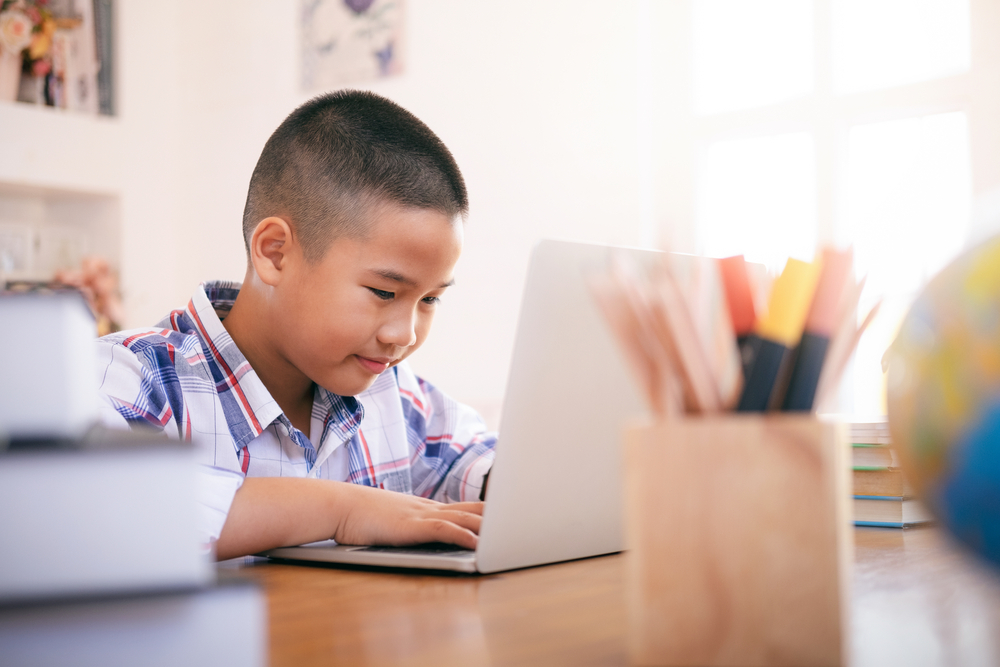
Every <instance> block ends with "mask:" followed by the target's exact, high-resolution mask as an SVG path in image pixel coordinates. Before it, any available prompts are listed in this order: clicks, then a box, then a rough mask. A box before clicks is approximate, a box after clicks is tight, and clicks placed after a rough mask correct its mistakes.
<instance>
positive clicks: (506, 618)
mask: <svg viewBox="0 0 1000 667" xmlns="http://www.w3.org/2000/svg"><path fill="white" fill-rule="evenodd" d="M622 559H623V557H622V556H619V555H616V556H605V557H601V558H592V559H588V560H583V561H575V562H571V563H563V564H558V565H549V566H546V567H538V568H532V569H528V570H520V571H516V572H508V573H502V574H496V575H490V576H480V577H466V576H450V575H428V574H419V573H409V572H407V573H397V572H376V571H369V570H357V569H354V570H352V569H343V568H336V567H329V566H310V565H285V564H276V563H268V562H257V563H255V564H253V565H244V566H242V567H241V571H242V572H243V573H245V574H247V575H249V576H251V577H253V578H254V579H256V580H257V581H259V582H260V584H261V585H262V586H263V587H264V589H265V590H266V592H267V596H268V602H269V613H270V653H271V665H272V666H273V667H283V666H284V665H296V666H300V665H314V664H315V665H329V664H345V665H397V664H398V665H435V666H441V665H466V666H467V665H624V664H626V663H627V659H626V653H625V632H626V623H625V618H624V613H625V611H624V606H625V605H624V602H623V600H622V571H623V567H622V563H623V560H622ZM851 614H852V616H851V626H852V636H851V657H852V664H853V665H854V666H855V667H862V666H867V665H873V666H874V665H878V666H880V667H881V666H885V665H908V666H909V665H963V666H964V665H1000V570H991V569H989V568H987V567H985V566H983V565H981V564H980V563H978V562H977V561H976V560H975V559H974V558H972V557H970V556H968V555H966V554H964V553H963V552H961V551H960V550H959V549H957V548H956V547H955V546H954V545H952V544H951V543H950V542H949V541H948V540H947V539H946V538H945V537H944V536H943V533H942V532H941V531H940V530H939V529H936V528H911V529H908V530H905V531H902V530H893V529H879V528H857V529H855V568H854V582H853V600H852V605H851Z"/></svg>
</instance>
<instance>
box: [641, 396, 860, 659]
mask: <svg viewBox="0 0 1000 667" xmlns="http://www.w3.org/2000/svg"><path fill="white" fill-rule="evenodd" d="M625 452H626V453H625V481H626V496H627V497H626V508H627V512H628V520H627V522H626V526H627V528H626V531H627V532H626V534H627V546H628V549H629V551H628V553H627V555H626V559H627V567H626V593H627V597H628V613H629V637H628V642H629V647H628V648H629V657H630V660H631V662H632V663H633V664H638V665H798V666H804V665H843V664H846V662H847V660H848V658H847V656H848V639H847V633H848V628H849V625H848V611H849V605H850V567H851V562H852V558H853V551H852V550H853V533H852V531H851V524H850V506H849V498H850V496H849V465H850V461H849V451H848V449H847V444H846V439H845V438H844V436H843V434H842V432H841V427H840V426H839V425H836V424H830V423H823V422H820V421H819V420H817V419H816V418H815V416H813V415H801V416H798V415H775V416H770V415H769V416H763V415H735V414H729V415H720V416H714V417H708V418H679V419H673V420H668V421H664V422H662V423H657V424H653V425H645V426H635V427H632V428H629V429H628V430H627V432H626V436H625Z"/></svg>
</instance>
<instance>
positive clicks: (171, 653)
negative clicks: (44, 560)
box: [0, 552, 268, 667]
mask: <svg viewBox="0 0 1000 667" xmlns="http://www.w3.org/2000/svg"><path fill="white" fill-rule="evenodd" d="M72 559H73V554H72V552H66V553H65V554H64V558H63V560H64V561H65V562H66V563H69V562H71V561H72ZM0 656H3V657H2V658H0V662H2V663H3V664H4V665H7V666H9V667H21V666H22V665H25V666H26V665H75V666H77V667H89V666H94V667H97V666H101V667H103V666H104V665H146V666H161V665H162V666H163V667H168V666H169V667H173V666H175V665H250V666H254V665H261V666H262V665H266V664H267V657H268V656H267V601H266V598H265V596H264V594H263V592H262V591H261V590H260V589H259V588H258V587H257V585H255V584H253V583H251V582H249V581H247V580H244V579H235V578H228V577H227V578H224V579H222V580H221V581H220V582H219V584H217V585H213V586H209V587H207V588H204V589H200V590H186V591H173V592H167V593H160V594H157V595H141V596H124V597H104V598H96V599H84V600H60V601H46V602H34V603H27V604H24V603H22V604H0Z"/></svg>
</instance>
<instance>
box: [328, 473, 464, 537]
mask: <svg viewBox="0 0 1000 667" xmlns="http://www.w3.org/2000/svg"><path fill="white" fill-rule="evenodd" d="M342 491H345V494H344V495H345V496H350V501H349V502H348V505H349V510H348V511H347V512H346V513H344V514H343V519H342V521H341V523H340V525H339V526H338V527H337V531H336V532H335V533H334V534H333V539H334V540H336V541H337V542H338V543H339V544H381V545H386V546H395V547H400V546H407V545H411V544H421V543H423V542H447V543H449V544H457V545H458V546H460V547H464V548H466V549H475V548H476V543H477V542H478V540H479V526H480V524H481V523H482V521H483V503H481V502H468V503H452V504H444V503H439V502H435V501H433V500H427V499H426V498H418V497H416V496H410V495H407V494H405V493H396V492H395V491H383V490H380V489H373V488H370V487H365V486H356V485H353V484H349V485H346V488H344V489H342Z"/></svg>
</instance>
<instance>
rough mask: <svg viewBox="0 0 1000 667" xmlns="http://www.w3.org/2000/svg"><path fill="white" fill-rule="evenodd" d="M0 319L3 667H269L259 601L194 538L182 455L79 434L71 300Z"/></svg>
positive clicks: (79, 339) (76, 322)
mask: <svg viewBox="0 0 1000 667" xmlns="http://www.w3.org/2000/svg"><path fill="white" fill-rule="evenodd" d="M0 322H3V324H4V326H3V327H2V328H0V535H2V538H0V539H2V542H0V544H2V548H0V664H2V665H4V667H7V666H8V665H9V666H11V667H16V666H20V665H164V666H167V665H170V666H173V665H196V664H197V665H231V664H232V665H235V664H239V665H263V664H265V663H266V661H267V610H266V600H265V598H264V595H263V593H262V591H261V590H259V588H258V587H257V586H256V585H255V584H254V583H253V582H248V581H242V580H234V579H233V578H232V577H224V578H222V579H221V580H219V579H217V576H216V574H217V573H216V568H215V567H214V565H213V564H212V560H211V554H210V553H209V549H207V548H206V545H204V543H203V536H202V535H201V533H200V532H199V513H200V507H199V504H198V488H199V486H198V485H199V478H198V471H199V467H198V462H197V456H196V451H195V449H194V447H193V446H192V445H191V444H190V443H185V442H177V441H170V440H167V439H166V437H160V436H154V435H149V434H142V433H139V432H134V433H133V432H128V431H107V430H103V429H101V428H99V427H93V426H91V424H93V423H94V422H95V421H96V420H97V416H98V409H99V401H98V400H97V398H96V397H95V396H94V395H93V393H94V384H95V383H94V376H93V373H94V370H95V369H96V368H97V364H96V359H95V355H94V346H93V332H94V321H93V318H92V317H91V316H90V313H89V311H88V310H87V306H86V304H85V303H84V301H83V300H82V298H80V297H79V295H76V296H74V295H69V294H60V293H56V294H15V295H9V294H3V293H0Z"/></svg>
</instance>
